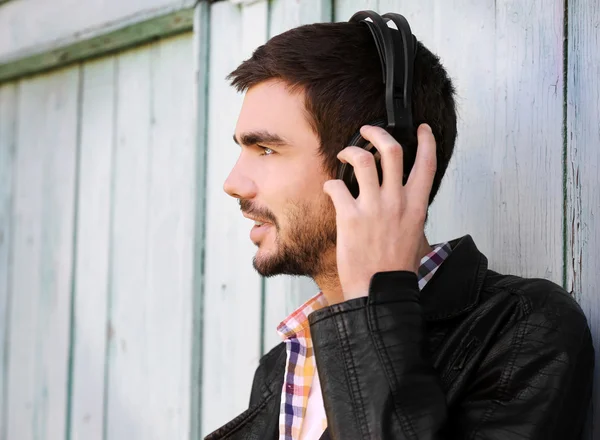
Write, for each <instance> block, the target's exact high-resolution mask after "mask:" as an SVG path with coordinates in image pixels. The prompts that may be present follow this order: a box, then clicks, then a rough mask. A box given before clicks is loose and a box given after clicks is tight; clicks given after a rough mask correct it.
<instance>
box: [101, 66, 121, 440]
mask: <svg viewBox="0 0 600 440" xmlns="http://www.w3.org/2000/svg"><path fill="white" fill-rule="evenodd" d="M118 101H119V58H118V56H115V57H114V59H113V121H112V142H111V144H112V145H111V148H112V155H111V164H110V170H111V171H110V196H109V209H110V213H109V221H108V252H107V258H108V274H107V275H108V276H107V279H106V329H105V334H104V337H105V339H106V344H105V346H106V351H105V352H104V380H103V382H104V390H103V393H102V394H103V401H102V440H107V435H108V434H107V432H108V429H107V427H108V399H109V383H110V358H111V356H110V354H111V351H112V349H111V335H112V333H113V330H112V302H113V301H112V300H113V298H112V297H113V249H114V240H113V236H114V223H115V218H114V217H115V216H114V213H115V210H114V201H115V171H116V165H117V141H118V133H117V128H118V124H117V122H118V117H119V115H118V112H119V106H118Z"/></svg>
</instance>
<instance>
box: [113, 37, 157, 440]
mask: <svg viewBox="0 0 600 440" xmlns="http://www.w3.org/2000/svg"><path fill="white" fill-rule="evenodd" d="M116 78H117V79H116V87H117V91H116V94H117V96H116V112H117V113H116V123H115V129H116V133H115V141H116V145H115V152H114V154H115V159H114V165H113V179H114V182H113V186H114V189H113V201H112V216H113V218H112V222H113V224H112V231H111V255H110V258H111V261H110V274H111V277H110V280H109V281H110V284H109V298H108V301H109V303H108V307H109V311H108V320H109V323H108V335H109V339H108V359H107V363H108V366H107V368H108V372H107V378H106V381H107V384H106V397H105V398H106V426H105V430H106V434H105V435H106V438H107V439H118V438H127V439H132V440H137V439H142V438H148V439H151V438H153V437H152V426H153V425H152V420H151V419H150V418H149V416H150V414H149V411H148V404H149V403H150V401H151V400H153V399H154V396H153V394H152V386H153V385H154V384H150V383H148V368H150V367H151V366H150V365H148V362H147V360H146V356H147V355H148V344H150V343H151V341H149V340H148V339H147V338H146V337H144V335H143V334H141V330H142V329H145V328H147V326H148V325H150V324H151V322H150V321H149V320H148V317H147V306H148V302H149V299H148V297H147V295H146V289H147V288H148V285H147V279H146V275H147V271H148V264H147V254H148V246H149V243H148V226H149V221H150V218H149V216H148V210H149V195H148V193H149V181H150V176H149V174H150V164H149V161H150V160H151V155H150V152H149V145H150V120H151V108H152V101H151V95H150V90H151V80H150V50H149V46H144V47H142V48H139V49H136V50H133V51H130V52H127V53H124V54H121V55H119V56H118V57H117V77H116Z"/></svg>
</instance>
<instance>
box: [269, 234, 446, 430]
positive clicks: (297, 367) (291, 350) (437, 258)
mask: <svg viewBox="0 0 600 440" xmlns="http://www.w3.org/2000/svg"><path fill="white" fill-rule="evenodd" d="M432 247H433V251H432V252H430V253H429V254H428V255H426V256H425V257H423V258H422V259H421V266H420V267H419V270H418V282H419V290H421V289H423V287H425V285H426V284H427V282H428V281H429V280H430V279H431V277H433V274H434V273H435V272H436V271H437V269H438V268H439V267H440V265H441V264H442V262H443V261H444V260H445V259H446V258H447V257H448V255H450V252H451V249H450V245H449V244H448V243H442V244H438V245H433V246H432ZM327 305H328V304H327V300H326V299H325V296H324V295H323V293H322V292H320V293H318V294H317V295H315V296H314V297H312V298H311V299H309V300H308V301H307V302H306V303H304V304H303V305H302V306H300V307H299V308H298V309H296V311H294V312H293V313H292V314H291V315H290V316H288V317H287V318H286V319H285V320H284V321H283V322H282V323H281V324H279V326H278V327H277V332H278V333H279V335H280V336H281V338H282V339H283V341H284V342H285V346H286V351H287V361H286V367H285V378H284V383H283V389H282V392H281V409H280V413H279V440H298V439H300V431H301V429H302V422H303V421H304V416H305V414H306V407H307V403H308V396H309V393H310V389H311V385H312V381H313V378H314V377H315V374H316V366H315V358H314V355H313V346H312V340H311V337H310V328H309V325H308V315H310V314H311V313H312V312H314V311H315V310H318V309H320V308H322V307H326V306H327ZM321 423H322V426H323V431H324V430H325V428H326V427H327V420H326V419H324V420H322V421H321Z"/></svg>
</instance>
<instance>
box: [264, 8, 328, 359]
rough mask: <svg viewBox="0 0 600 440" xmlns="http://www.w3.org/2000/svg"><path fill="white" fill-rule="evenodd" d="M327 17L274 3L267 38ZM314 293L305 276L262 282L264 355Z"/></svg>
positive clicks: (318, 10) (320, 11)
mask: <svg viewBox="0 0 600 440" xmlns="http://www.w3.org/2000/svg"><path fill="white" fill-rule="evenodd" d="M331 14H332V8H331V1H330V0H301V1H298V2H290V1H286V0H276V1H274V2H272V4H271V9H270V19H269V25H270V26H269V35H270V36H273V35H277V34H280V33H282V32H284V31H286V30H288V29H291V28H294V27H297V26H300V25H302V24H308V23H318V22H327V21H331ZM318 291H319V288H318V286H317V285H316V284H315V283H314V282H313V281H312V280H311V279H310V278H307V277H290V276H284V275H280V276H277V277H273V278H268V279H265V294H264V295H265V298H264V301H263V303H264V311H263V316H264V322H263V324H262V328H263V351H264V352H267V351H269V350H270V349H271V348H272V347H274V346H275V345H277V344H278V343H280V342H281V338H280V337H279V335H278V333H277V331H276V329H277V325H278V324H279V323H280V322H281V321H282V320H283V319H285V317H286V316H288V315H289V314H290V313H291V312H293V311H294V310H295V309H296V308H297V307H299V306H300V305H301V304H302V303H303V302H304V301H306V300H308V298H310V297H311V296H313V295H315V294H316V293H317V292H318Z"/></svg>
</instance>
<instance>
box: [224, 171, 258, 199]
mask: <svg viewBox="0 0 600 440" xmlns="http://www.w3.org/2000/svg"><path fill="white" fill-rule="evenodd" d="M223 190H224V191H225V192H226V193H227V194H229V195H230V196H231V197H235V198H236V199H251V198H253V197H255V196H256V184H255V183H254V181H253V180H252V179H251V178H250V177H249V176H247V175H246V174H245V173H243V172H242V170H241V167H240V166H239V162H238V163H237V164H236V165H235V166H234V167H233V169H232V170H231V172H230V173H229V176H227V179H225V182H224V183H223Z"/></svg>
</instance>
